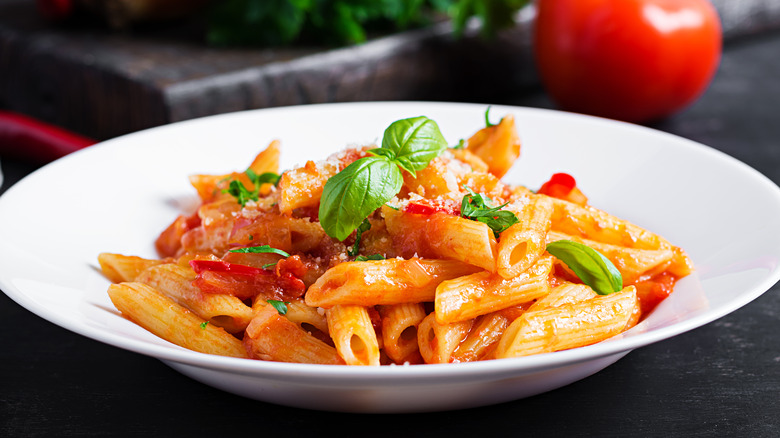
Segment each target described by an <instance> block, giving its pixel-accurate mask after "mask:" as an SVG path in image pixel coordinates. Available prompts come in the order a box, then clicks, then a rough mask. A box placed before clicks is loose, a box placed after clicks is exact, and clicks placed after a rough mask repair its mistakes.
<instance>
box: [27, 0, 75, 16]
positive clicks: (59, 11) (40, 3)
mask: <svg viewBox="0 0 780 438" xmlns="http://www.w3.org/2000/svg"><path fill="white" fill-rule="evenodd" d="M35 3H36V6H37V7H38V12H39V13H40V14H41V15H42V16H43V17H44V18H46V19H47V20H52V21H61V20H64V19H66V18H68V17H70V15H71V14H72V13H73V0H36V2H35Z"/></svg>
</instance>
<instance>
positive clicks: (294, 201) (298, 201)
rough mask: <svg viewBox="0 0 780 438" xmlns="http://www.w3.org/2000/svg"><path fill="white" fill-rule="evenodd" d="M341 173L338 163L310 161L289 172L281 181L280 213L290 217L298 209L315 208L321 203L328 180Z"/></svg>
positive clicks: (279, 188)
mask: <svg viewBox="0 0 780 438" xmlns="http://www.w3.org/2000/svg"><path fill="white" fill-rule="evenodd" d="M338 172H339V165H338V163H331V162H327V161H326V162H320V163H315V162H314V161H308V162H307V163H306V165H305V166H303V167H299V168H297V169H292V170H288V171H287V172H284V174H282V177H281V179H280V180H279V185H278V186H277V187H278V190H279V211H281V212H282V214H285V215H290V214H292V211H293V210H295V209H296V208H303V207H315V206H317V205H318V204H319V202H320V197H321V196H322V190H323V189H324V188H325V183H326V182H327V181H328V178H330V177H332V176H333V175H335V174H337V173H338Z"/></svg>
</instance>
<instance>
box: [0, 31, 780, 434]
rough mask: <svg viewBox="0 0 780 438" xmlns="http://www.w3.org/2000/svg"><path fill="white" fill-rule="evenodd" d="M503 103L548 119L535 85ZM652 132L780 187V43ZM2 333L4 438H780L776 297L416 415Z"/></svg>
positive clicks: (77, 339) (731, 46)
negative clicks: (524, 391) (293, 395)
mask: <svg viewBox="0 0 780 438" xmlns="http://www.w3.org/2000/svg"><path fill="white" fill-rule="evenodd" d="M502 100H503V101H502V102H498V103H509V104H516V105H526V106H533V107H544V108H551V107H553V105H552V104H551V102H550V101H549V100H548V99H547V97H546V96H545V94H544V93H543V92H542V91H541V90H540V89H538V88H534V87H530V88H529V91H528V92H526V93H518V94H512V95H507V96H505V97H504V99H502ZM652 127H653V128H656V129H660V130H662V131H667V132H671V133H674V134H677V135H680V136H683V137H686V138H689V139H692V140H695V141H699V142H701V143H704V144H706V145H709V146H711V147H713V148H715V149H718V150H721V151H723V152H725V153H727V154H729V155H731V156H733V157H735V158H737V159H739V160H741V161H743V162H745V163H747V164H749V165H750V166H752V167H754V168H756V169H757V170H758V171H760V172H761V173H763V174H764V175H766V176H767V177H769V178H770V179H772V180H773V181H774V182H775V183H778V182H780V32H777V31H767V32H761V33H759V34H753V35H749V36H742V37H739V38H733V39H730V40H729V41H728V42H727V44H726V46H725V51H724V57H723V60H722V64H721V67H720V69H719V72H718V73H717V76H716V77H715V80H714V82H713V83H712V85H711V87H710V88H709V89H708V91H707V92H706V94H704V96H703V97H702V98H701V99H700V100H699V101H698V102H697V103H696V104H694V105H693V106H692V107H690V108H689V109H688V110H686V111H684V112H683V113H681V114H678V115H676V116H673V117H671V118H669V119H667V120H666V121H663V122H660V123H657V124H654V125H652ZM2 169H3V172H4V173H5V178H6V180H5V182H4V183H3V186H2V191H4V190H5V189H7V187H9V186H10V185H12V184H13V183H14V182H16V181H18V180H19V179H21V178H22V177H24V176H25V175H26V174H28V173H29V172H30V171H32V170H34V166H32V165H29V164H25V163H21V162H14V161H9V160H3V161H2ZM745 196H750V194H749V193H746V194H745ZM779 225H780V224H779ZM0 244H2V242H0ZM41 250H45V248H41ZM0 321H1V322H2V329H0V436H9V437H15V436H23V437H28V436H29V437H35V436H141V435H147V436H208V435H216V436H229V435H232V434H234V433H244V432H249V433H251V434H253V435H255V436H268V435H271V434H272V435H274V436H284V435H292V436H304V435H307V436H323V435H326V434H329V433H331V432H332V433H342V434H346V435H349V436H352V435H361V436H382V437H384V436H392V437H398V436H420V435H423V434H426V435H431V436H466V435H477V436H485V435H487V436H494V435H499V434H501V435H504V434H512V435H529V436H568V435H572V436H621V437H622V436H650V437H654V436H686V437H688V436H690V437H699V436H740V437H742V436H744V437H776V436H780V337H779V336H778V330H780V291H778V286H777V285H775V286H774V287H773V288H772V289H770V290H769V291H768V292H767V293H765V294H764V295H762V296H761V297H759V298H758V299H756V300H755V301H754V302H752V303H750V304H748V305H746V306H745V307H743V308H742V309H739V310H738V311H736V312H734V313H732V314H730V315H728V316H726V317H724V318H721V319H719V320H717V321H715V322H713V323H711V324H708V325H706V326H704V327H701V328H698V329H696V330H693V331H691V332H688V333H685V334H682V335H679V336H677V337H675V338H672V339H670V340H666V341H663V342H659V343H657V344H654V345H650V346H647V347H643V348H640V349H638V350H635V351H633V352H632V353H630V354H628V355H627V356H626V357H625V358H623V359H621V360H620V361H618V362H617V363H616V364H614V365H612V366H610V367H608V368H606V369H605V370H603V371H601V372H599V373H597V374H596V375H594V376H592V377H589V378H586V379H584V380H582V381H579V382H577V383H574V384H572V385H569V386H567V387H564V388H561V389H558V390H555V391H551V392H549V393H545V394H542V395H538V396H535V397H531V398H527V399H523V400H518V401H515V402H509V403H504V404H500V405H495V406H489V407H484V408H476V409H469V410H463V411H455V412H442V413H426V414H409V415H353V414H338V413H327V412H317V411H306V410H299V409H292V408H285V407H280V406H275V405H271V404H266V403H262V402H257V401H253V400H249V399H245V398H241V397H238V396H233V395H231V394H227V393H224V392H221V391H218V390H215V389H212V388H210V387H208V386H205V385H202V384H200V383H197V382H195V381H193V380H190V379H189V378H187V377H184V376H182V375H180V374H178V373H177V372H175V371H173V370H172V369H170V368H168V367H167V366H165V365H164V364H162V363H161V362H159V361H157V360H156V359H152V358H148V357H145V356H141V355H138V354H135V353H130V352H126V351H123V350H120V349H117V348H114V347H110V346H107V345H103V344H101V343H99V342H96V341H93V340H90V339H87V338H84V337H81V336H78V335H75V334H73V333H71V332H68V331H66V330H64V329H61V328H59V327H57V326H55V325H53V324H51V323H49V322H47V321H45V320H42V319H40V318H38V317H37V316H35V315H33V314H32V313H30V312H28V311H26V310H24V309H23V308H21V307H20V306H19V305H17V304H16V303H14V302H13V301H11V300H10V299H8V298H7V297H6V296H5V295H3V294H0ZM345 430H347V431H349V432H344V431H345Z"/></svg>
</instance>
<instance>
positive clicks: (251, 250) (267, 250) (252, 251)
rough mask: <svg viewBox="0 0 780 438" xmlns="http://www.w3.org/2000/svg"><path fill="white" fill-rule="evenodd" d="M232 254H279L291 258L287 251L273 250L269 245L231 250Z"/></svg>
mask: <svg viewBox="0 0 780 438" xmlns="http://www.w3.org/2000/svg"><path fill="white" fill-rule="evenodd" d="M230 252H237V253H242V254H260V253H271V254H279V255H280V256H282V257H290V254H288V253H287V252H286V251H282V250H281V249H276V248H272V247H270V246H268V245H262V246H248V247H246V248H237V249H231V250H230Z"/></svg>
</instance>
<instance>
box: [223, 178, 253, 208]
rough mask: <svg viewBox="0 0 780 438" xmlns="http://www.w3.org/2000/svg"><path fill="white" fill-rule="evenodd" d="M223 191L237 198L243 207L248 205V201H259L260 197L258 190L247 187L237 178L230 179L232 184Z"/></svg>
mask: <svg viewBox="0 0 780 438" xmlns="http://www.w3.org/2000/svg"><path fill="white" fill-rule="evenodd" d="M223 192H224V193H227V194H229V195H230V196H232V197H234V198H236V202H238V203H239V204H240V205H241V207H244V206H246V203H247V202H249V201H258V200H259V199H260V198H259V194H258V192H257V191H252V190H249V189H247V188H246V187H245V186H244V184H242V183H241V181H238V180H235V179H234V180H233V181H230V185H228V188H227V189H225V190H223Z"/></svg>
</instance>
